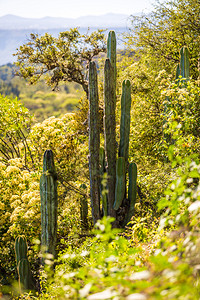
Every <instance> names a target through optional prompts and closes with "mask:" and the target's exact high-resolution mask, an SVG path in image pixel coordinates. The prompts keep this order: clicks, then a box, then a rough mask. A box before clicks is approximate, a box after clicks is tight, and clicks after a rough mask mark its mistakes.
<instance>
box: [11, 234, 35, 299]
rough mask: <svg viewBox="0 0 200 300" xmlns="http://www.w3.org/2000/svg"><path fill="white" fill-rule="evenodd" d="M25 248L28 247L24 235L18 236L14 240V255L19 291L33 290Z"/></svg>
mask: <svg viewBox="0 0 200 300" xmlns="http://www.w3.org/2000/svg"><path fill="white" fill-rule="evenodd" d="M27 250H28V247H27V242H26V238H25V236H18V237H17V238H16V240H15V256H16V264H17V272H18V277H19V289H20V293H23V291H28V290H34V283H33V279H32V274H31V269H30V265H29V261H28V255H27Z"/></svg>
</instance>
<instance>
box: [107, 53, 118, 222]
mask: <svg viewBox="0 0 200 300" xmlns="http://www.w3.org/2000/svg"><path fill="white" fill-rule="evenodd" d="M113 74H114V73H113V70H112V66H111V63H110V59H108V58H107V59H106V61H105V66H104V137H105V155H106V172H107V175H108V184H107V185H108V215H109V216H112V217H115V216H116V213H115V210H114V209H113V205H114V202H115V181H116V154H117V149H116V121H115V84H114V76H113Z"/></svg>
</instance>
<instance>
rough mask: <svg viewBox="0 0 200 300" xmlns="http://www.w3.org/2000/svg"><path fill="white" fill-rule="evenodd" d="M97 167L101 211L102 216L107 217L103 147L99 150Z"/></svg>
mask: <svg viewBox="0 0 200 300" xmlns="http://www.w3.org/2000/svg"><path fill="white" fill-rule="evenodd" d="M99 165H100V178H101V185H100V192H101V202H102V209H103V215H104V216H107V215H108V199H107V193H106V189H107V180H105V176H104V175H105V173H106V162H105V151H104V148H103V147H100V149H99Z"/></svg>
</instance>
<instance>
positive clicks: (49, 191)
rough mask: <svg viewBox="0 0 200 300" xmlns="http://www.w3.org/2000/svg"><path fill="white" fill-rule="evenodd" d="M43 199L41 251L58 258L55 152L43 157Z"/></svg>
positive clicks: (41, 182) (41, 190)
mask: <svg viewBox="0 0 200 300" xmlns="http://www.w3.org/2000/svg"><path fill="white" fill-rule="evenodd" d="M40 198H41V249H42V253H45V252H46V253H50V254H52V255H53V256H54V257H55V256H56V240H57V206H58V204H57V175H56V170H55V165H54V159H53V152H52V151H51V150H46V151H45V153H44V157H43V174H42V176H41V178H40Z"/></svg>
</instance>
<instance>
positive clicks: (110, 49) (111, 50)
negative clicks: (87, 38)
mask: <svg viewBox="0 0 200 300" xmlns="http://www.w3.org/2000/svg"><path fill="white" fill-rule="evenodd" d="M116 57H117V55H116V35H115V32H114V31H113V30H111V31H110V32H109V34H108V39H107V58H109V60H110V63H111V66H112V72H113V85H114V101H115V107H116V79H117V66H116Z"/></svg>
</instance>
